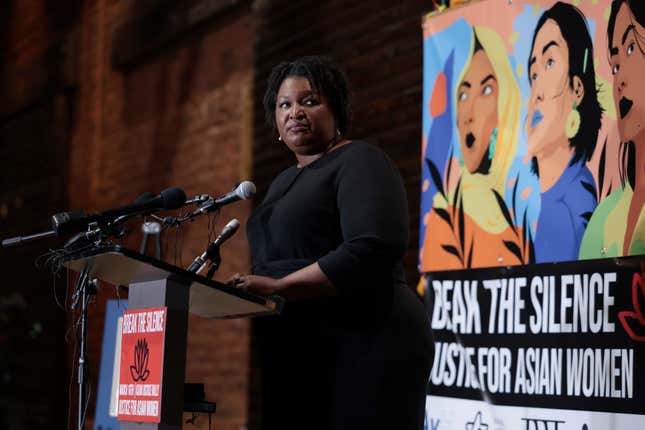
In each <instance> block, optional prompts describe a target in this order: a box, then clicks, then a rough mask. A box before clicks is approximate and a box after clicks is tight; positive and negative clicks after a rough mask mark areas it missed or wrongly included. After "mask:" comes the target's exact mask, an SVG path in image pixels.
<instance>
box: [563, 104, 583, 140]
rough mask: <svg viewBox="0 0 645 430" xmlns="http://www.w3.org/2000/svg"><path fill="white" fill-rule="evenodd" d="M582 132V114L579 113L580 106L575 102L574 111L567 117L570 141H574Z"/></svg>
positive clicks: (567, 131)
mask: <svg viewBox="0 0 645 430" xmlns="http://www.w3.org/2000/svg"><path fill="white" fill-rule="evenodd" d="M579 130H580V112H578V105H577V103H576V102H573V109H571V112H569V115H568V116H567V125H566V133H567V138H568V139H573V138H574V137H576V135H577V134H578V131H579Z"/></svg>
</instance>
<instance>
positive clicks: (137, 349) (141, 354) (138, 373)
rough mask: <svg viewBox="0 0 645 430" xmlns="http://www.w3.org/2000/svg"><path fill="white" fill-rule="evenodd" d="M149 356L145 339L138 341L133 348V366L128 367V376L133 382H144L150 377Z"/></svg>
mask: <svg viewBox="0 0 645 430" xmlns="http://www.w3.org/2000/svg"><path fill="white" fill-rule="evenodd" d="M149 356H150V349H148V342H147V341H146V339H145V338H143V339H139V340H138V341H137V344H136V345H135V346H134V364H132V365H131V366H130V375H131V376H132V379H133V380H134V381H135V382H137V381H145V380H146V379H148V377H149V376H150V371H149V370H148V357H149Z"/></svg>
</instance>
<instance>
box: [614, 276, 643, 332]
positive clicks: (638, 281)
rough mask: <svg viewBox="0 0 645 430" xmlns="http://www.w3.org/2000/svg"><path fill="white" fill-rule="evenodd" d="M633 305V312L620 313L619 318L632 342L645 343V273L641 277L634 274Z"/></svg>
mask: <svg viewBox="0 0 645 430" xmlns="http://www.w3.org/2000/svg"><path fill="white" fill-rule="evenodd" d="M632 305H633V306H634V310H633V311H621V312H618V318H619V319H620V322H621V324H622V325H623V329H625V331H626V332H627V334H628V335H629V337H630V338H632V340H635V341H636V342H645V315H643V309H644V308H645V272H644V273H642V274H640V275H639V274H638V273H634V277H633V278H632ZM641 305H643V307H641Z"/></svg>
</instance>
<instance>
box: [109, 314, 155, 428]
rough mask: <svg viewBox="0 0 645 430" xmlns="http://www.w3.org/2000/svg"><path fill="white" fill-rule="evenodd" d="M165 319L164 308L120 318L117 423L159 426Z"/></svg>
mask: <svg viewBox="0 0 645 430" xmlns="http://www.w3.org/2000/svg"><path fill="white" fill-rule="evenodd" d="M166 319H167V313H166V307H157V308H148V309H136V310H130V311H125V313H124V314H123V323H122V327H121V329H122V334H121V370H120V377H119V409H118V419H119V421H136V422H146V423H158V422H160V419H161V391H162V382H163V381H162V379H163V378H162V376H163V360H164V339H165V333H166Z"/></svg>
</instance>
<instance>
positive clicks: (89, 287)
mask: <svg viewBox="0 0 645 430" xmlns="http://www.w3.org/2000/svg"><path fill="white" fill-rule="evenodd" d="M90 270H91V267H90V265H89V263H86V264H85V266H83V269H82V270H81V274H80V276H79V278H78V280H77V281H76V287H75V288H74V293H73V295H72V309H76V308H77V306H78V303H79V301H80V304H81V315H80V326H81V336H80V348H79V349H80V351H79V355H78V380H77V382H78V427H77V428H78V430H83V427H84V423H85V417H86V414H87V406H88V404H87V400H88V395H87V381H86V380H87V369H88V365H87V304H88V303H89V299H90V297H91V296H94V295H96V292H97V286H98V281H97V280H96V279H90V276H89V275H90ZM72 324H73V322H72Z"/></svg>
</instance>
